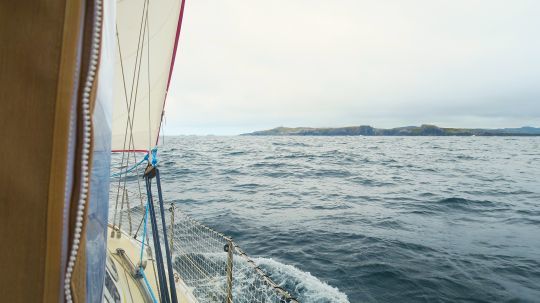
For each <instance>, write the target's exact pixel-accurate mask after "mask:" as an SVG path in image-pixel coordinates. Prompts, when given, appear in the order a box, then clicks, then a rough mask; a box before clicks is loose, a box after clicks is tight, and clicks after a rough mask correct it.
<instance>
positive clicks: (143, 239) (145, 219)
mask: <svg viewBox="0 0 540 303" xmlns="http://www.w3.org/2000/svg"><path fill="white" fill-rule="evenodd" d="M148 203H150V202H148ZM148 203H146V211H145V212H144V227H143V234H142V237H143V238H142V246H141V260H140V261H141V264H142V258H143V252H144V241H145V240H146V225H148V224H147V222H148Z"/></svg>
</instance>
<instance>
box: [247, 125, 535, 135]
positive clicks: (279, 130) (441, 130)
mask: <svg viewBox="0 0 540 303" xmlns="http://www.w3.org/2000/svg"><path fill="white" fill-rule="evenodd" d="M242 135H243V136H540V128H535V127H521V128H500V129H481V128H445V127H438V126H435V125H428V124H424V125H421V126H405V127H396V128H386V129H385V128H374V127H372V126H369V125H361V126H349V127H337V128H311V127H292V128H291V127H276V128H273V129H269V130H262V131H256V132H252V133H246V134H242Z"/></svg>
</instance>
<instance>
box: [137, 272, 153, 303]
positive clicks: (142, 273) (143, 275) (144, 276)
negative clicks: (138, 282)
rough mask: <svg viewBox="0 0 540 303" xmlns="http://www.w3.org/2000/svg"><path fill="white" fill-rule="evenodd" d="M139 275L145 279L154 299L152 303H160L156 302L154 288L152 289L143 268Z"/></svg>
mask: <svg viewBox="0 0 540 303" xmlns="http://www.w3.org/2000/svg"><path fill="white" fill-rule="evenodd" d="M139 273H140V274H141V275H142V277H143V279H144V283H145V284H146V287H147V288H148V291H149V292H150V296H151V297H152V302H154V303H158V301H157V300H156V296H155V295H154V292H153V291H152V288H151V287H150V283H148V279H147V278H146V275H145V274H144V270H143V269H142V268H139Z"/></svg>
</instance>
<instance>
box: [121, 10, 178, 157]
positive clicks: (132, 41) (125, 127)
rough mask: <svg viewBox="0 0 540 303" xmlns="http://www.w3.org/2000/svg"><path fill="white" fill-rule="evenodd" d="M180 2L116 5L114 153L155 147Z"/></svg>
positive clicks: (165, 93)
mask: <svg viewBox="0 0 540 303" xmlns="http://www.w3.org/2000/svg"><path fill="white" fill-rule="evenodd" d="M183 4H184V1H183V0H160V1H149V0H118V1H117V21H116V22H117V25H116V26H117V47H118V53H117V54H118V55H117V56H116V58H117V60H116V67H115V83H114V90H115V91H114V106H113V115H112V150H113V151H147V150H150V149H151V148H152V147H154V146H155V145H156V144H157V140H158V138H159V129H160V125H161V119H162V113H163V107H164V105H165V99H166V96H167V89H168V84H169V81H170V76H171V72H172V67H173V64H174V57H175V53H176V46H177V42H178V35H179V33H180V25H181V21H182V13H183Z"/></svg>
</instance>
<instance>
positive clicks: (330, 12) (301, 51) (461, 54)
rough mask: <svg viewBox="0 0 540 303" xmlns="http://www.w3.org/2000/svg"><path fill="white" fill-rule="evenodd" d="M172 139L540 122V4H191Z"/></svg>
mask: <svg viewBox="0 0 540 303" xmlns="http://www.w3.org/2000/svg"><path fill="white" fill-rule="evenodd" d="M179 47H180V48H179V53H178V56H177V61H176V64H175V72H174V75H173V80H172V84H171V89H170V92H169V99H168V100H167V106H166V112H165V113H166V124H165V135H173V134H218V135H224V134H226V135H229V134H239V133H242V132H250V131H254V130H261V129H267V128H273V127H276V126H314V127H325V126H329V127H338V126H349V125H364V124H369V125H372V126H375V127H396V126H404V125H419V124H422V123H433V124H437V125H440V126H449V127H450V126H453V127H519V126H523V125H533V126H540V1H538V0H530V1H526V0H447V1H443V0H371V1H367V0H332V1H329V0H324V1H322V0H271V1H269V0H264V1H263V0H192V1H187V3H186V8H185V15H184V24H183V27H182V33H181V38H180V46H179Z"/></svg>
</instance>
